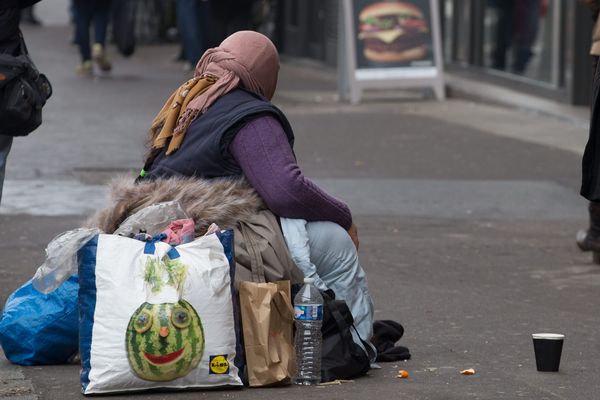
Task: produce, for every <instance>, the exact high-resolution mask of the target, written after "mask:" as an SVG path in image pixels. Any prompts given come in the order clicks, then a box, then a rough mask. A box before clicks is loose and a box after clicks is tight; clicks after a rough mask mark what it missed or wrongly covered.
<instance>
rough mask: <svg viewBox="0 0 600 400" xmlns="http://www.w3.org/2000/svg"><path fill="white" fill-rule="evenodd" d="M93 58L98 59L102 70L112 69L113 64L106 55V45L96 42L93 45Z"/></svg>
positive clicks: (97, 62) (97, 61)
mask: <svg viewBox="0 0 600 400" xmlns="http://www.w3.org/2000/svg"><path fill="white" fill-rule="evenodd" d="M92 58H93V59H94V61H96V64H97V65H98V67H99V68H100V69H101V70H102V71H110V70H111V69H112V64H111V63H110V60H109V58H108V56H107V55H106V51H105V50H104V46H102V45H101V44H100V43H95V44H94V45H93V46H92Z"/></svg>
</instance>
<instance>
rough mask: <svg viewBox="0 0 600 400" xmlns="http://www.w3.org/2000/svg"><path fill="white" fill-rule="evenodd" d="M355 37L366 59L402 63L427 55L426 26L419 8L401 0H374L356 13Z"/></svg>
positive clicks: (427, 30) (427, 29) (427, 37)
mask: <svg viewBox="0 0 600 400" xmlns="http://www.w3.org/2000/svg"><path fill="white" fill-rule="evenodd" d="M358 20H359V29H358V31H359V33H358V39H359V40H361V41H362V44H363V55H364V57H365V58H366V59H367V60H370V61H375V62H379V63H405V62H410V61H416V60H422V59H424V58H426V57H427V50H428V41H429V40H430V35H429V28H428V26H427V21H426V19H425V16H424V14H423V11H422V10H421V8H419V7H417V6H415V5H414V4H411V3H408V2H403V1H387V2H383V1H382V2H376V3H372V4H370V5H367V6H366V7H364V8H362V10H361V11H360V13H359V15H358Z"/></svg>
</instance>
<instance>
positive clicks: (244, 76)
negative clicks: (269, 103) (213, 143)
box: [174, 31, 279, 135]
mask: <svg viewBox="0 0 600 400" xmlns="http://www.w3.org/2000/svg"><path fill="white" fill-rule="evenodd" d="M278 72H279V55H278V53H277V48H275V45H274V44H273V42H271V40H270V39H269V38H268V37H266V36H265V35H263V34H261V33H258V32H254V31H239V32H236V33H234V34H232V35H230V36H229V37H228V38H227V39H225V40H223V42H221V44H220V46H219V47H215V48H212V49H208V50H207V51H206V52H205V53H204V55H203V56H202V58H201V59H200V61H198V64H197V65H196V71H195V73H194V78H195V79H198V78H203V77H212V78H215V79H216V82H215V83H214V84H212V85H211V86H210V87H209V88H208V89H206V90H205V91H204V92H202V93H200V94H199V95H198V96H196V97H195V98H194V99H193V100H191V101H190V102H189V103H188V105H187V107H186V109H185V111H184V112H183V114H182V115H181V117H180V118H179V120H178V121H177V126H176V128H175V130H174V134H175V135H177V134H178V133H179V132H181V131H182V130H186V129H187V127H188V126H189V124H190V123H191V121H193V120H194V119H195V118H196V117H197V116H198V115H200V114H202V113H204V112H205V111H206V110H207V109H208V107H210V105H211V104H213V103H214V102H215V101H216V100H217V99H218V98H219V97H221V96H223V95H224V94H226V93H229V92H230V91H232V90H233V89H235V88H236V87H238V86H241V87H243V88H245V89H246V90H249V91H251V92H253V93H256V94H259V95H261V96H263V97H266V98H267V99H269V100H271V99H272V98H273V95H274V94H275V88H276V87H277V75H278Z"/></svg>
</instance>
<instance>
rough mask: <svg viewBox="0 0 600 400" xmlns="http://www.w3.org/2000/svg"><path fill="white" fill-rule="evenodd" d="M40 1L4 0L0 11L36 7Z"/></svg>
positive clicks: (0, 4)
mask: <svg viewBox="0 0 600 400" xmlns="http://www.w3.org/2000/svg"><path fill="white" fill-rule="evenodd" d="M38 1H40V0H2V2H0V10H6V9H9V8H25V7H29V6H32V5H34V4H35V3H37V2H38Z"/></svg>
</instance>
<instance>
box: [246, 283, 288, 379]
mask: <svg viewBox="0 0 600 400" xmlns="http://www.w3.org/2000/svg"><path fill="white" fill-rule="evenodd" d="M239 295H240V308H241V314H242V329H243V333H244V348H245V350H246V364H247V366H248V368H247V370H248V381H249V383H250V386H267V385H276V384H288V383H290V382H291V378H292V377H293V376H294V373H295V371H296V356H295V351H294V345H293V343H294V341H293V323H294V308H293V307H292V301H291V289H290V281H278V282H274V283H256V282H241V283H240V291H239Z"/></svg>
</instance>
